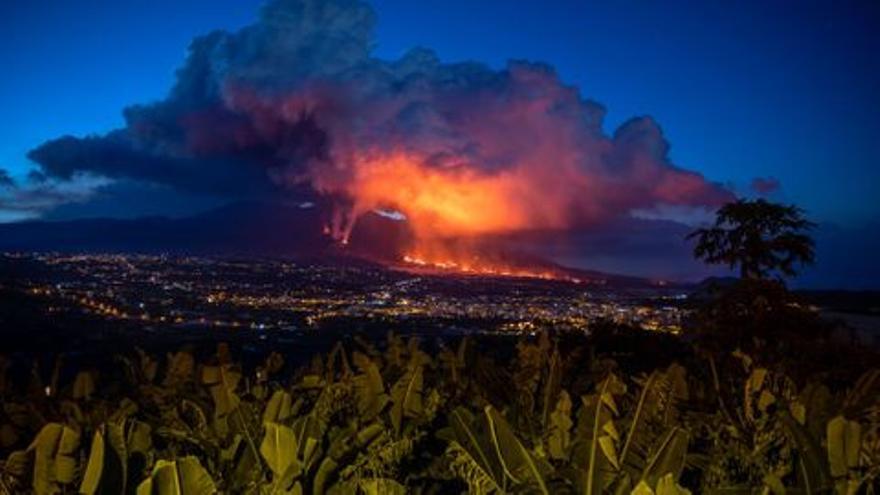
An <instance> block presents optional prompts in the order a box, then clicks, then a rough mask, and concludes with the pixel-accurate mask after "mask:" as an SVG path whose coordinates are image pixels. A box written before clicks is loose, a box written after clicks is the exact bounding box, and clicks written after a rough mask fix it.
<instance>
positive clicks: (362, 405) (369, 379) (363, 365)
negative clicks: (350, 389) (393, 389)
mask: <svg viewBox="0 0 880 495" xmlns="http://www.w3.org/2000/svg"><path fill="white" fill-rule="evenodd" d="M352 359H353V360H354V363H355V365H356V366H357V367H358V368H359V369H360V370H361V373H360V374H358V375H357V376H355V377H354V390H355V394H356V395H357V407H358V412H359V413H360V415H361V421H364V422H368V421H370V420H372V419H373V418H375V417H376V416H377V415H378V414H379V413H380V412H382V409H384V408H385V405H386V404H387V403H388V394H386V393H385V384H384V383H383V382H382V375H381V373H379V367H378V366H376V363H374V362H373V360H372V359H370V358H368V357H367V356H366V355H364V354H361V353H360V352H355V353H354V356H353V358H352Z"/></svg>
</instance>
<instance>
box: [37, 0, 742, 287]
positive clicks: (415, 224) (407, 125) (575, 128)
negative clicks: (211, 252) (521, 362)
mask: <svg viewBox="0 0 880 495" xmlns="http://www.w3.org/2000/svg"><path fill="white" fill-rule="evenodd" d="M374 20H375V13H374V12H373V10H372V9H371V8H370V6H369V5H367V4H365V3H362V2H360V1H355V0H322V1H318V0H314V1H313V0H273V1H270V2H269V3H267V4H266V6H265V7H264V8H263V9H262V11H261V15H260V18H259V20H258V21H257V22H256V23H255V24H253V25H251V26H248V27H245V28H243V29H241V30H239V31H237V32H225V31H215V32H213V33H211V34H209V35H207V36H203V37H200V38H197V39H196V40H195V41H194V42H193V43H192V45H191V46H190V51H189V55H188V58H187V60H186V62H185V64H184V65H183V67H181V68H180V69H179V70H178V71H177V81H176V84H175V85H174V87H173V88H172V89H171V91H170V92H169V94H168V96H167V98H165V99H164V100H161V101H158V102H155V103H151V104H149V105H137V106H132V107H129V108H127V109H126V111H125V121H126V125H125V127H123V128H121V129H117V130H114V131H112V132H109V133H107V134H106V135H104V136H90V137H86V138H73V137H69V136H68V137H63V138H60V139H57V140H53V141H49V142H47V143H45V144H44V145H42V146H40V147H39V148H37V149H35V150H33V151H32V152H31V153H30V155H29V156H30V158H31V159H33V160H34V161H35V162H37V163H38V164H39V165H40V167H41V173H44V174H45V175H46V176H47V177H51V178H62V179H69V178H71V177H74V176H78V175H82V174H85V175H94V176H99V177H107V178H108V179H111V180H117V179H118V180H133V181H139V182H145V183H154V184H159V185H161V186H169V187H171V188H174V189H176V190H179V191H184V192H186V193H192V194H205V193H206V192H207V193H210V194H214V195H217V194H222V195H227V196H228V197H232V198H235V199H243V198H244V199H256V198H259V199H266V198H268V199H271V200H278V199H284V200H288V201H292V202H296V203H299V204H308V205H310V206H312V207H314V208H315V209H316V210H319V214H320V215H321V216H323V217H324V218H325V219H326V222H325V224H326V227H325V232H326V233H327V234H328V235H330V236H332V238H334V239H336V240H337V241H338V242H339V243H340V244H343V245H345V244H348V243H349V240H350V237H351V233H352V230H353V228H354V226H355V225H356V224H357V223H358V222H359V221H360V222H361V223H363V221H362V218H363V217H364V215H365V214H367V213H368V212H371V211H378V212H382V213H383V214H385V215H386V216H389V217H392V218H394V219H397V220H399V221H400V222H401V223H402V224H405V230H406V231H407V235H406V236H403V237H402V238H401V242H400V245H397V246H395V247H394V249H393V251H395V253H394V261H395V262H404V263H409V264H410V265H424V266H434V267H436V268H442V269H446V270H459V271H463V272H468V271H482V272H485V273H498V274H507V273H510V274H533V275H535V276H541V277H551V276H554V275H553V271H552V270H549V271H548V270H546V269H543V268H540V267H534V266H533V267H532V268H528V267H524V266H521V265H520V264H518V263H511V262H509V261H506V260H508V259H510V258H511V257H510V256H507V255H501V254H499V252H492V251H493V250H492V249H491V248H490V247H487V246H491V245H492V243H491V242H488V241H487V239H495V238H499V237H501V238H505V239H508V240H509V239H512V238H514V237H516V236H522V235H530V236H535V235H540V233H542V232H554V233H559V232H563V233H577V232H581V231H584V230H587V229H593V228H596V227H597V226H600V225H602V224H603V222H609V221H613V220H615V219H619V218H622V217H627V216H631V215H633V214H634V213H637V212H644V211H648V212H654V211H663V209H664V208H668V207H673V208H678V209H714V208H715V207H716V206H718V205H720V204H722V203H724V202H726V201H729V200H730V199H732V198H733V196H732V194H731V193H730V191H728V190H727V189H725V188H724V187H722V186H720V185H718V184H715V183H712V182H709V181H707V180H706V179H705V178H704V177H702V176H701V175H700V174H698V173H695V172H692V171H688V170H685V169H683V168H680V167H678V166H676V165H674V164H673V163H671V162H670V160H669V157H668V149H669V146H668V143H667V142H666V140H665V139H664V137H663V133H662V131H661V129H660V127H659V125H658V124H657V123H656V122H655V121H654V120H653V119H652V118H650V117H646V116H642V117H635V118H632V119H630V120H629V121H626V122H624V123H623V124H622V125H620V126H619V127H618V128H617V129H616V130H614V131H613V132H612V133H608V132H607V131H606V129H605V128H604V127H603V119H604V115H605V109H604V108H603V107H602V106H601V105H600V104H598V103H596V102H595V101H592V100H590V99H587V98H585V97H583V96H582V95H581V93H580V91H579V90H578V88H576V87H573V86H570V85H567V84H565V83H564V82H563V81H561V80H560V78H559V76H558V75H557V73H556V71H555V70H554V69H553V68H552V67H550V66H548V65H546V64H542V63H538V62H527V61H520V60H513V61H510V62H508V64H507V65H506V66H504V67H502V68H493V67H489V66H487V65H484V64H480V63H476V62H459V63H445V62H442V61H440V60H439V58H438V57H437V56H436V54H434V53H433V52H432V51H430V50H428V49H424V48H417V49H413V50H411V51H410V52H408V53H406V54H405V55H404V56H403V57H401V58H400V59H398V60H384V59H380V58H377V57H375V56H373V55H372V53H371V50H372V47H373V46H374V42H373V24H374ZM290 228H291V229H297V228H302V227H301V226H297V225H291V227H290ZM385 244H387V242H386V243H385ZM385 244H383V246H384V245H385ZM473 245H480V246H481V248H480V249H479V250H474V249H471V246H473ZM506 248H507V249H506V251H504V252H510V251H511V249H510V246H507V247H506ZM514 251H515V250H514ZM384 254H385V255H386V256H385V257H386V258H387V257H389V256H388V253H384ZM516 257H517V256H514V257H513V258H516Z"/></svg>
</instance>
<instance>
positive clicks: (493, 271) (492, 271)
mask: <svg viewBox="0 0 880 495" xmlns="http://www.w3.org/2000/svg"><path fill="white" fill-rule="evenodd" d="M402 261H403V262H404V263H405V264H406V265H410V266H413V267H418V268H429V269H433V270H440V271H449V272H456V273H464V274H468V275H484V276H492V277H514V278H539V279H542V280H565V281H568V282H574V283H581V279H579V278H574V277H569V276H567V275H565V274H562V273H557V272H553V271H549V270H531V269H528V268H516V267H512V266H506V265H503V264H501V265H499V264H495V263H491V262H490V263H483V262H481V261H480V260H478V259H470V260H464V261H459V260H455V259H452V258H424V257H421V256H420V255H418V254H405V255H404V256H403V259H402Z"/></svg>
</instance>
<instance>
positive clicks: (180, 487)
mask: <svg viewBox="0 0 880 495" xmlns="http://www.w3.org/2000/svg"><path fill="white" fill-rule="evenodd" d="M214 493H217V488H216V487H215V486H214V480H212V479H211V475H209V474H208V472H207V471H205V468H203V467H202V465H201V464H200V463H199V460H198V459H196V458H195V457H193V456H187V457H183V458H180V459H177V460H175V461H166V460H160V461H159V462H157V463H156V466H155V467H154V468H153V473H152V474H151V475H150V477H149V478H147V479H146V480H144V482H143V483H141V484H140V486H138V489H137V495H213V494H214Z"/></svg>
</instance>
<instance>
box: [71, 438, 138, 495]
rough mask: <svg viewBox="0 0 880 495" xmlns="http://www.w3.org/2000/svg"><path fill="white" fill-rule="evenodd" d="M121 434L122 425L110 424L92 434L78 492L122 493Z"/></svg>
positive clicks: (124, 477) (123, 458) (124, 467)
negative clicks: (86, 462)
mask: <svg viewBox="0 0 880 495" xmlns="http://www.w3.org/2000/svg"><path fill="white" fill-rule="evenodd" d="M123 435H124V432H123V427H122V425H119V424H114V423H105V424H104V425H102V426H101V428H99V429H98V430H97V431H95V435H94V437H93V438H92V448H91V449H90V450H89V461H88V464H87V465H86V471H85V474H84V475H83V480H82V484H81V485H80V488H79V491H80V493H83V494H88V495H93V494H106V495H118V494H121V493H125V492H126V490H125V487H126V481H127V474H128V473H127V465H126V460H127V459H126V457H127V455H126V448H125V444H124V441H123Z"/></svg>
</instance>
